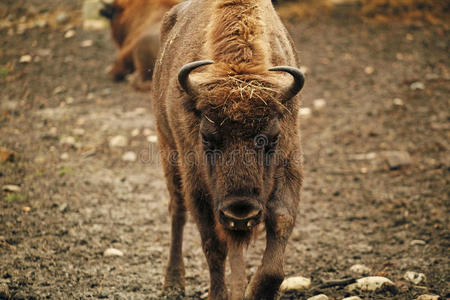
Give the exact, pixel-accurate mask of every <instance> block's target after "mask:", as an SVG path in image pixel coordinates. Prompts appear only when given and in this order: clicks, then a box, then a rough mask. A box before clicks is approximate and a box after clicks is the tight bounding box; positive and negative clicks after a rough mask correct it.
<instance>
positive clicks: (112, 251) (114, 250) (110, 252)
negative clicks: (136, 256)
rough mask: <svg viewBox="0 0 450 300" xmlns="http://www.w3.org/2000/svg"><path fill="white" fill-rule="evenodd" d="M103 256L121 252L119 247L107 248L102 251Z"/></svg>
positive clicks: (121, 254) (120, 254) (116, 254)
mask: <svg viewBox="0 0 450 300" xmlns="http://www.w3.org/2000/svg"><path fill="white" fill-rule="evenodd" d="M103 256H123V252H122V251H120V250H119V249H115V248H108V249H106V250H105V252H103Z"/></svg>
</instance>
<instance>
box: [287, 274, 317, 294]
mask: <svg viewBox="0 0 450 300" xmlns="http://www.w3.org/2000/svg"><path fill="white" fill-rule="evenodd" d="M310 286H311V279H309V278H305V277H302V276H296V277H289V278H286V279H285V280H284V281H283V283H281V286H280V290H281V291H304V290H307V289H309V288H310Z"/></svg>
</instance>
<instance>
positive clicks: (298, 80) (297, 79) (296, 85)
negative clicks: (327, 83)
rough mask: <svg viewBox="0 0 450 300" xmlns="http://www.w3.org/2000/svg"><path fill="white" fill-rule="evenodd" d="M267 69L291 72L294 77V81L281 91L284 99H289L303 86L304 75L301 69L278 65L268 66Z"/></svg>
mask: <svg viewBox="0 0 450 300" xmlns="http://www.w3.org/2000/svg"><path fill="white" fill-rule="evenodd" d="M269 71H281V72H286V73H289V74H291V75H292V76H293V77H294V82H293V83H292V84H291V85H290V86H289V87H287V88H286V89H284V90H283V91H282V94H283V95H284V96H285V99H291V98H292V97H294V96H295V95H297V93H298V92H300V90H301V89H302V88H303V85H304V84H305V76H304V75H303V73H302V71H300V70H299V69H297V68H294V67H289V66H278V67H273V68H270V69H269Z"/></svg>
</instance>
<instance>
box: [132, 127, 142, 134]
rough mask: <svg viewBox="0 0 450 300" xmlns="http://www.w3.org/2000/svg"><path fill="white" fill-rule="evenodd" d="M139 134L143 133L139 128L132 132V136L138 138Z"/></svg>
mask: <svg viewBox="0 0 450 300" xmlns="http://www.w3.org/2000/svg"><path fill="white" fill-rule="evenodd" d="M139 133H141V131H140V130H139V129H138V128H135V129H133V131H131V136H138V135H139Z"/></svg>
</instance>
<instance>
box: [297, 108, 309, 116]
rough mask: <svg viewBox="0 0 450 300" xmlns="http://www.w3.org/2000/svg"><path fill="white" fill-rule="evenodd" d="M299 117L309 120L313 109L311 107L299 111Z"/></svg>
mask: <svg viewBox="0 0 450 300" xmlns="http://www.w3.org/2000/svg"><path fill="white" fill-rule="evenodd" d="M298 115H299V116H300V117H303V118H308V117H309V116H311V108H309V107H302V108H300V109H299V110H298Z"/></svg>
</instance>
